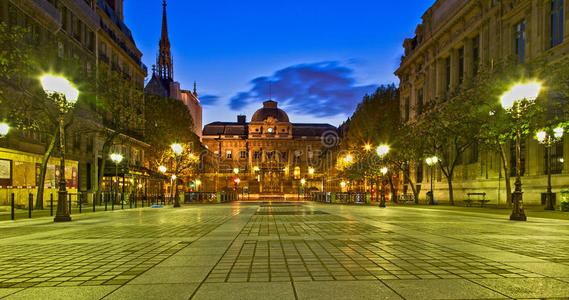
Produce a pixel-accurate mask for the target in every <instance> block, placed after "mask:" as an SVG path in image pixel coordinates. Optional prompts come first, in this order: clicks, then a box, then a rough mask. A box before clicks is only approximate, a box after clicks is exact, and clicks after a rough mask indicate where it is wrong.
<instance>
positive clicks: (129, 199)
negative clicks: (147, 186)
mask: <svg viewBox="0 0 569 300" xmlns="http://www.w3.org/2000/svg"><path fill="white" fill-rule="evenodd" d="M133 199H134V201H136V197H134V196H133V195H132V193H131V194H130V197H128V206H129V207H130V208H132V200H133Z"/></svg>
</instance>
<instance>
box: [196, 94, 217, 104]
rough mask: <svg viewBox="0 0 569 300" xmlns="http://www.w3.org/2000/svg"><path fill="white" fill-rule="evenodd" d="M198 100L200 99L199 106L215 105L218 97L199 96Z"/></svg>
mask: <svg viewBox="0 0 569 300" xmlns="http://www.w3.org/2000/svg"><path fill="white" fill-rule="evenodd" d="M199 99H200V104H201V105H203V106H205V105H215V104H217V101H219V97H218V96H214V95H203V96H200V97H199Z"/></svg>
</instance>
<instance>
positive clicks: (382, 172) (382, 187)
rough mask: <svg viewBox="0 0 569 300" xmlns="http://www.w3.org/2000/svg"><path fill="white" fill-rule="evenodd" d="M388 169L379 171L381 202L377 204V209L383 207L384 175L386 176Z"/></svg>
mask: <svg viewBox="0 0 569 300" xmlns="http://www.w3.org/2000/svg"><path fill="white" fill-rule="evenodd" d="M387 171H388V169H387V168H386V167H384V168H382V169H381V171H380V172H381V174H382V175H383V176H381V198H380V199H381V200H380V202H379V207H385V178H384V177H385V174H387Z"/></svg>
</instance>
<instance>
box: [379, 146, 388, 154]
mask: <svg viewBox="0 0 569 300" xmlns="http://www.w3.org/2000/svg"><path fill="white" fill-rule="evenodd" d="M376 151H377V155H379V156H385V155H386V154H387V153H389V146H387V145H381V146H379V147H377V150H376Z"/></svg>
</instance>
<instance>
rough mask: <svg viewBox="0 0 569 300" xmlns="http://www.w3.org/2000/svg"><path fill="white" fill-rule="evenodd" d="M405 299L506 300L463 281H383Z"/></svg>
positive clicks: (504, 297)
mask: <svg viewBox="0 0 569 300" xmlns="http://www.w3.org/2000/svg"><path fill="white" fill-rule="evenodd" d="M384 282H385V284H386V285H387V286H389V287H390V288H392V289H393V290H395V291H397V293H399V294H400V295H401V296H403V297H404V298H405V299H507V297H506V296H505V295H503V294H499V293H497V292H495V291H493V290H491V289H488V288H485V287H482V286H480V285H478V284H476V283H473V282H472V281H469V280H465V279H426V280H385V281H384Z"/></svg>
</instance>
